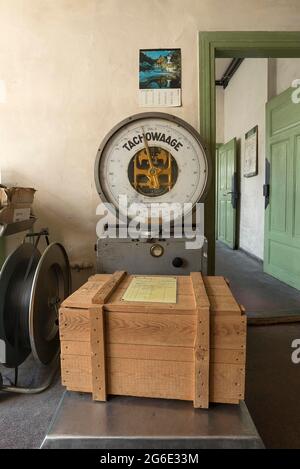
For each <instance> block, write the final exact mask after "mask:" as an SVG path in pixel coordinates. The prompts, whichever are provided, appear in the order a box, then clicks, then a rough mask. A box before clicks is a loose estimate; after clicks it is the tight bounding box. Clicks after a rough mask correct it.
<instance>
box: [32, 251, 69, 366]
mask: <svg viewBox="0 0 300 469" xmlns="http://www.w3.org/2000/svg"><path fill="white" fill-rule="evenodd" d="M70 291H71V278H70V266H69V261H68V256H67V253H66V251H65V249H64V248H63V246H62V245H61V244H57V243H52V244H50V245H49V246H48V247H47V249H46V250H45V251H44V253H43V255H42V257H41V259H40V261H39V263H38V266H37V268H36V271H35V274H34V278H33V283H32V288H31V295H30V305H29V337H30V345H31V350H32V353H33V356H34V358H35V359H36V361H37V362H39V363H41V364H43V365H47V364H49V363H50V362H51V361H52V360H53V357H55V356H56V355H57V354H58V353H59V332H58V308H59V305H60V303H61V302H62V300H64V299H65V298H66V297H67V296H68V295H69V294H70Z"/></svg>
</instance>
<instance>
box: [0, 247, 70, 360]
mask: <svg viewBox="0 0 300 469" xmlns="http://www.w3.org/2000/svg"><path fill="white" fill-rule="evenodd" d="M70 289H71V282H70V268H69V262H68V258H67V254H66V252H65V250H64V248H63V247H62V246H61V245H60V244H56V243H53V244H50V245H49V246H48V247H47V249H46V250H45V251H44V253H43V255H42V256H41V254H40V252H39V251H38V249H37V248H36V247H34V246H33V245H32V244H31V243H24V244H22V245H21V246H20V247H19V248H17V249H16V250H15V251H14V252H13V253H12V254H11V255H10V256H9V257H8V258H7V260H6V262H5V264H4V265H3V267H2V270H1V273H0V339H1V340H2V341H4V342H5V357H1V361H2V362H3V364H4V365H5V366H7V367H18V366H19V365H20V364H21V363H23V362H24V360H25V359H26V358H27V356H28V355H29V354H30V353H31V352H32V353H33V355H34V357H35V359H36V361H37V362H39V363H40V364H43V365H47V364H49V363H50V362H51V361H52V360H53V359H54V358H55V357H56V356H57V354H58V351H59V334H58V317H57V315H58V307H59V304H60V303H61V301H63V300H64V299H65V298H66V297H67V296H68V295H69V293H70ZM3 358H4V359H3Z"/></svg>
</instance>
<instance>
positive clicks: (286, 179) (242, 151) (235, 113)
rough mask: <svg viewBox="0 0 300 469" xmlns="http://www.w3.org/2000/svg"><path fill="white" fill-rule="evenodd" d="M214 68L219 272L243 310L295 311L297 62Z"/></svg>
mask: <svg viewBox="0 0 300 469" xmlns="http://www.w3.org/2000/svg"><path fill="white" fill-rule="evenodd" d="M215 70H216V142H217V146H216V273H218V274H221V275H226V276H227V277H229V278H230V279H233V288H234V285H236V286H238V287H239V292H244V294H241V293H239V294H240V296H242V298H240V299H241V301H242V302H243V303H246V306H247V309H248V310H249V308H250V310H252V311H264V312H266V309H270V311H272V312H274V311H280V312H282V311H283V310H284V311H289V310H290V311H293V312H295V311H298V312H299V310H300V291H299V290H300V238H299V234H298V232H299V233H300V215H299V213H300V190H299V187H300V104H299V105H295V103H294V102H293V99H292V97H293V93H294V95H295V98H296V99H297V96H298V94H299V95H300V93H298V94H297V90H296V91H295V88H292V87H291V86H292V84H295V83H297V82H296V80H297V79H299V78H300V59H297V58H285V59H283V58H282V59H276V58H272V59H267V58H244V59H232V58H226V59H225V58H219V59H218V58H217V59H216V62H215ZM298 142H299V143H298ZM250 160H251V161H250ZM249 284H251V295H250V296H249V289H248V288H247V285H249ZM291 287H293V288H291ZM295 289H297V290H295Z"/></svg>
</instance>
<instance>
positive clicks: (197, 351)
mask: <svg viewBox="0 0 300 469" xmlns="http://www.w3.org/2000/svg"><path fill="white" fill-rule="evenodd" d="M191 281H192V285H193V291H194V297H195V304H196V331H195V345H194V407H200V408H204V409H207V408H208V407H209V347H210V345H209V335H210V328H209V327H210V325H209V301H208V298H207V295H206V290H205V287H204V284H203V280H202V275H201V274H200V273H199V272H192V273H191Z"/></svg>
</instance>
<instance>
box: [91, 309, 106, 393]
mask: <svg viewBox="0 0 300 469" xmlns="http://www.w3.org/2000/svg"><path fill="white" fill-rule="evenodd" d="M89 312H90V344H91V370H92V391H93V399H94V400H95V401H106V364H105V342H106V340H105V330H104V311H103V305H99V306H98V307H97V308H96V307H94V308H90V309H89Z"/></svg>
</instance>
